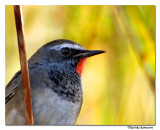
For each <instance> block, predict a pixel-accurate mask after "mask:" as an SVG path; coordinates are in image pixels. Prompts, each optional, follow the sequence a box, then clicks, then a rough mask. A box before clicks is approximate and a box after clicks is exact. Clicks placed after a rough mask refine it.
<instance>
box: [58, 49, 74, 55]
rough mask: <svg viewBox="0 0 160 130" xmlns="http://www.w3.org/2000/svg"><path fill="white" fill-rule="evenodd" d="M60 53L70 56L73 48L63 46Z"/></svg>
mask: <svg viewBox="0 0 160 130" xmlns="http://www.w3.org/2000/svg"><path fill="white" fill-rule="evenodd" d="M60 53H61V54H62V55H63V56H68V55H69V54H70V53H71V49H70V48H68V47H65V48H62V49H61V50H60Z"/></svg>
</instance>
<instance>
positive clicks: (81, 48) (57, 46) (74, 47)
mask: <svg viewBox="0 0 160 130" xmlns="http://www.w3.org/2000/svg"><path fill="white" fill-rule="evenodd" d="M64 47H68V48H72V49H78V50H84V49H85V48H84V47H81V46H79V45H72V44H68V43H63V44H60V45H56V46H53V47H51V48H50V49H51V50H60V49H61V48H64Z"/></svg>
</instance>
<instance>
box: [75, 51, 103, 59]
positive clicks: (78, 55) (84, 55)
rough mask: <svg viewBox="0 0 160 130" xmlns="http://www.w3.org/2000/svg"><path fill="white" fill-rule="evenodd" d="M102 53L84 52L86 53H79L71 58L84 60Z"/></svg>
mask: <svg viewBox="0 0 160 130" xmlns="http://www.w3.org/2000/svg"><path fill="white" fill-rule="evenodd" d="M104 52H105V51H102V50H86V51H82V52H80V53H79V54H76V55H74V56H73V57H80V58H85V57H91V56H94V55H98V54H101V53H104Z"/></svg>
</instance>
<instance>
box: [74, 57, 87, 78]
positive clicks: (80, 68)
mask: <svg viewBox="0 0 160 130" xmlns="http://www.w3.org/2000/svg"><path fill="white" fill-rule="evenodd" d="M86 61H87V58H82V59H80V60H79V61H78V64H77V68H76V71H77V73H78V74H79V76H81V75H82V72H83V69H84V65H85V63H86Z"/></svg>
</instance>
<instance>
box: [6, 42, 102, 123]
mask: <svg viewBox="0 0 160 130" xmlns="http://www.w3.org/2000/svg"><path fill="white" fill-rule="evenodd" d="M104 52H105V51H101V50H86V49H85V48H84V47H82V46H81V45H79V44H77V43H75V42H73V41H70V40H65V39H58V40H55V41H52V42H49V43H47V44H45V45H44V46H42V47H41V48H40V49H39V50H38V51H37V52H36V53H35V54H34V55H33V56H32V57H31V58H30V59H29V61H28V67H29V78H30V88H31V98H32V109H33V118H34V124H35V125H73V124H74V123H75V121H76V119H77V117H78V115H79V112H80V109H81V105H82V101H83V92H82V86H81V74H82V71H83V68H84V64H85V62H86V59H87V57H90V56H93V55H97V54H100V53H104ZM5 102H6V103H5V116H6V119H5V122H6V125H25V111H24V103H23V94H22V81H21V72H20V71H18V72H17V73H16V74H15V76H14V77H13V78H12V80H11V81H10V82H9V83H8V85H7V86H6V88H5Z"/></svg>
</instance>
